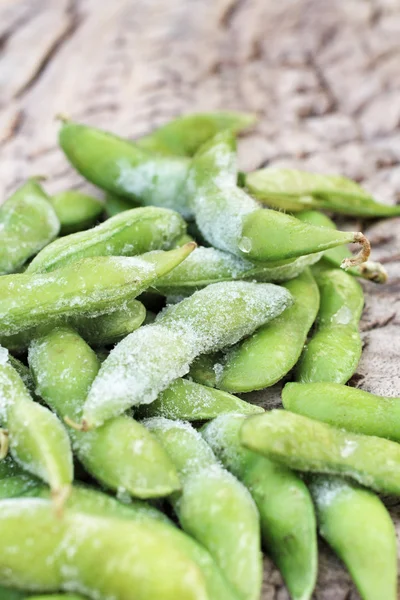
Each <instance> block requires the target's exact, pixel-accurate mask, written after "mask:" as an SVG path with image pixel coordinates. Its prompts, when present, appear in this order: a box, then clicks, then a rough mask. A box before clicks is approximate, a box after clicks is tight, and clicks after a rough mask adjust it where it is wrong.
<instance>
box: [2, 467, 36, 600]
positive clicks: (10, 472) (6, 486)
mask: <svg viewBox="0 0 400 600" xmlns="http://www.w3.org/2000/svg"><path fill="white" fill-rule="evenodd" d="M39 486H40V481H39V480H38V479H36V478H35V477H33V476H32V475H30V474H29V473H27V472H26V471H24V470H23V469H22V468H21V467H20V466H19V465H18V464H17V463H16V462H15V461H14V460H13V459H12V458H11V456H10V455H8V456H7V457H6V458H4V459H3V460H1V461H0V499H2V498H14V497H17V496H23V495H24V494H26V493H30V492H31V491H32V490H33V489H36V488H37V487H39ZM0 598H1V595H0Z"/></svg>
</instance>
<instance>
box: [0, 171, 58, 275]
mask: <svg viewBox="0 0 400 600" xmlns="http://www.w3.org/2000/svg"><path fill="white" fill-rule="evenodd" d="M59 230H60V223H59V220H58V218H57V215H56V213H55V211H54V209H53V207H52V205H51V203H50V200H49V198H48V196H47V195H46V194H45V192H44V191H43V189H42V188H41V186H40V184H39V183H38V182H37V181H36V180H35V179H29V180H28V181H27V182H26V183H25V184H24V185H23V186H22V187H20V188H19V189H18V190H17V191H16V192H15V193H14V194H13V195H12V196H11V197H10V198H9V199H8V200H6V201H5V202H4V204H2V205H1V206H0V275H4V274H6V273H12V272H13V271H17V270H18V269H19V268H20V267H21V266H22V265H23V264H24V263H25V262H26V261H27V260H28V259H29V258H30V257H31V256H33V255H34V254H36V253H37V252H39V250H41V249H42V248H43V247H44V246H46V244H48V243H49V242H51V241H52V240H53V239H54V238H55V237H56V236H57V234H58V232H59Z"/></svg>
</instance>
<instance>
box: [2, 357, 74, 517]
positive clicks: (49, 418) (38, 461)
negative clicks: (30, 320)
mask: <svg viewBox="0 0 400 600" xmlns="http://www.w3.org/2000/svg"><path fill="white" fill-rule="evenodd" d="M1 350H3V349H1ZM1 357H2V358H1V362H0V420H1V422H2V423H3V425H5V426H6V427H7V430H8V432H9V436H10V452H11V455H12V456H13V458H14V459H15V460H16V461H17V462H18V463H19V464H20V465H21V466H22V467H23V468H24V469H26V470H27V471H29V472H30V473H33V474H34V475H36V476H37V477H40V479H43V480H44V481H45V482H46V483H48V484H49V486H50V487H51V489H52V492H53V495H54V500H55V503H56V505H57V506H61V505H62V503H63V501H64V500H65V496H66V495H67V494H68V491H69V488H70V484H71V482H72V480H73V462H72V452H71V447H70V444H69V440H68V436H67V432H66V431H65V429H64V427H63V425H62V424H61V423H60V422H59V420H58V419H57V417H56V416H55V415H53V414H52V413H51V412H50V411H49V410H48V409H47V408H45V407H44V406H41V405H40V404H38V403H37V402H34V401H33V400H32V398H31V396H30V395H29V393H28V390H27V389H26V387H25V385H24V383H23V381H22V379H21V378H20V376H19V375H18V373H17V372H16V371H15V369H13V367H12V366H11V365H10V363H9V362H8V360H7V356H6V353H4V352H2V353H1Z"/></svg>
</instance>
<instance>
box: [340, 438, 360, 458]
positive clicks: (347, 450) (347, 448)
mask: <svg viewBox="0 0 400 600" xmlns="http://www.w3.org/2000/svg"><path fill="white" fill-rule="evenodd" d="M357 447H358V443H357V442H356V441H354V440H345V442H344V444H343V447H342V448H341V449H340V455H341V456H342V457H343V458H348V457H349V456H351V455H352V454H353V453H354V452H355V451H356V450H357Z"/></svg>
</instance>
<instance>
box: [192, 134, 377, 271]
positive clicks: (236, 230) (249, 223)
mask: <svg viewBox="0 0 400 600" xmlns="http://www.w3.org/2000/svg"><path fill="white" fill-rule="evenodd" d="M233 149H234V139H233V137H232V135H231V134H229V132H228V133H226V132H225V133H221V134H218V135H217V136H215V138H213V140H211V142H209V143H207V144H205V145H204V146H202V147H201V149H200V150H199V152H198V153H197V154H196V155H195V157H194V159H193V161H192V165H191V168H190V172H189V176H188V180H187V184H186V188H187V191H188V195H189V196H190V197H191V198H192V204H193V208H194V213H195V218H196V223H197V225H198V227H199V229H200V231H201V233H202V235H203V236H204V237H205V239H206V240H207V241H208V242H209V243H210V244H212V245H213V246H215V247H216V248H219V249H220V250H225V251H226V252H231V253H232V254H234V255H236V256H240V257H244V258H247V259H248V260H252V261H279V260H283V259H289V258H296V257H298V256H303V255H305V254H312V253H315V252H322V251H325V250H328V249H329V248H333V247H335V246H340V245H342V244H348V243H350V242H357V243H360V244H361V245H362V249H361V251H360V253H359V255H357V256H356V257H354V258H351V259H348V260H346V261H345V262H344V263H343V267H345V268H347V267H351V266H354V265H357V264H360V263H362V262H364V261H365V260H367V258H368V256H369V252H370V245H369V242H368V240H367V239H366V238H365V236H364V235H363V234H362V233H354V232H344V231H336V230H335V231H331V230H328V229H323V228H321V227H315V226H313V225H309V224H308V223H303V222H301V221H299V220H298V219H296V218H295V217H291V216H289V215H286V214H284V213H281V212H278V211H274V210H268V209H261V208H260V205H259V204H258V203H257V202H256V201H255V200H254V199H253V198H251V197H250V196H249V195H248V194H246V192H245V191H243V190H242V189H241V188H239V187H237V186H236V170H235V165H234V159H233V156H234V154H233Z"/></svg>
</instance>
